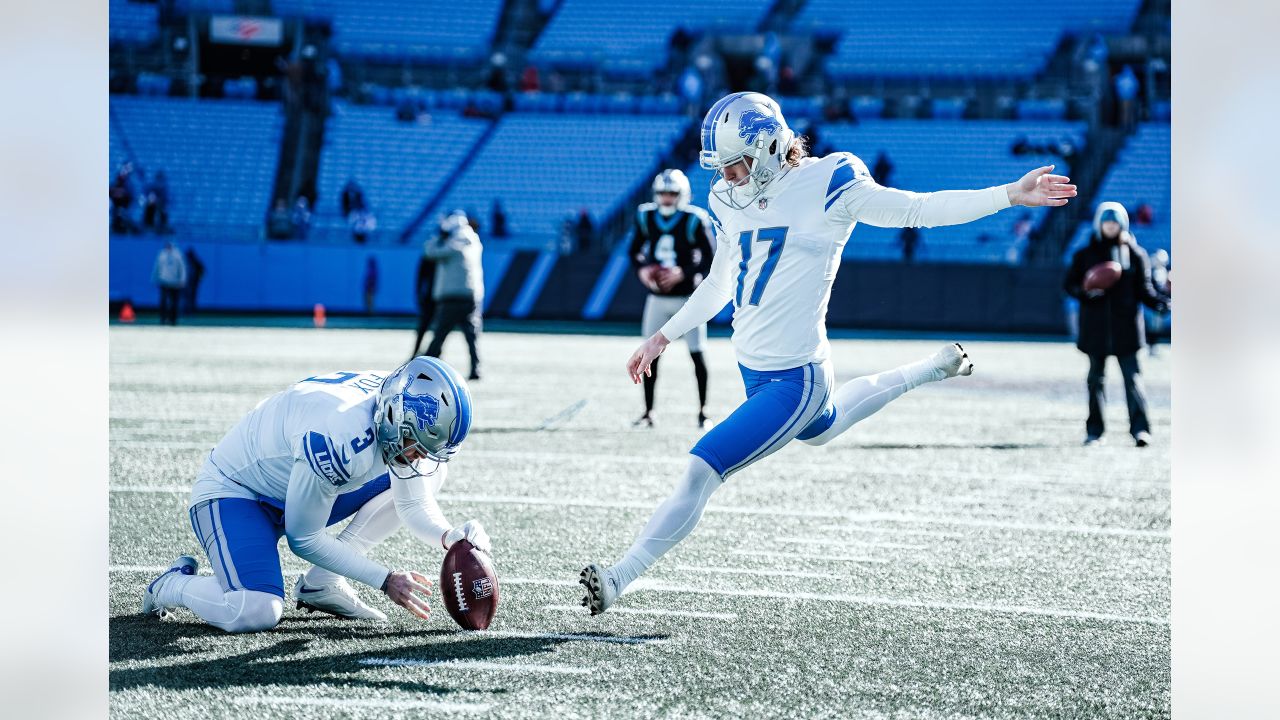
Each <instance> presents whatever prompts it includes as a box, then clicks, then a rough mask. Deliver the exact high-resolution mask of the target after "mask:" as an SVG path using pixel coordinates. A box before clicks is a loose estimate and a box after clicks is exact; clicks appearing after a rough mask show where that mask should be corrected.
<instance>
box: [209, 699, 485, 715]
mask: <svg viewBox="0 0 1280 720" xmlns="http://www.w3.org/2000/svg"><path fill="white" fill-rule="evenodd" d="M231 702H232V703H235V704H236V705H274V706H277V707H294V706H307V707H326V708H334V709H338V710H342V709H347V708H365V709H369V710H435V711H439V712H487V711H488V710H489V709H490V708H492V707H493V706H492V705H486V704H480V703H476V704H468V703H451V702H434V701H429V700H362V699H359V698H304V697H293V698H290V697H280V696H275V695H241V696H238V697H233V698H231Z"/></svg>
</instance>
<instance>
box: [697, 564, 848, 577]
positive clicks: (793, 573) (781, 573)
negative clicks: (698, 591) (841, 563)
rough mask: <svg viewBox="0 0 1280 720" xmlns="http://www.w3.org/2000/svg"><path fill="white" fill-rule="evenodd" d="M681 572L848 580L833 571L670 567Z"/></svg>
mask: <svg viewBox="0 0 1280 720" xmlns="http://www.w3.org/2000/svg"><path fill="white" fill-rule="evenodd" d="M672 569H673V570H679V571H682V572H691V573H711V574H713V575H750V576H753V577H789V578H803V579H806V580H848V579H849V576H848V575H836V574H834V573H818V572H804V571H801V570H761V569H758V568H727V567H701V566H698V565H677V566H676V567H674V568H672Z"/></svg>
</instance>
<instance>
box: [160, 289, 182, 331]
mask: <svg viewBox="0 0 1280 720" xmlns="http://www.w3.org/2000/svg"><path fill="white" fill-rule="evenodd" d="M181 297H182V288H171V287H162V288H160V324H161V325H164V324H166V323H167V324H169V325H177V324H178V300H179V299H180V298H181Z"/></svg>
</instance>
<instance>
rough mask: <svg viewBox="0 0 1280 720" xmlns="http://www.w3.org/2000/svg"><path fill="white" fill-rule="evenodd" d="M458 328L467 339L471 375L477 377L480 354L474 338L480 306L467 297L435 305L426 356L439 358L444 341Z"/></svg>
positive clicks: (450, 299) (447, 299) (442, 301)
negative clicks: (434, 320)
mask: <svg viewBox="0 0 1280 720" xmlns="http://www.w3.org/2000/svg"><path fill="white" fill-rule="evenodd" d="M458 326H462V335H463V337H465V338H466V339H467V350H468V351H469V352H470V353H471V375H472V377H479V375H480V353H479V352H478V351H477V350H476V338H477V337H479V335H480V306H479V305H477V304H476V301H475V300H472V299H471V298H469V297H468V298H442V299H441V300H440V301H439V303H437V304H436V322H435V327H434V328H432V333H433V334H432V336H431V344H430V345H428V346H427V355H430V356H431V357H436V358H438V357H440V351H441V350H443V349H444V339H445V338H446V337H448V335H449V333H451V332H453V329H454V328H455V327H458Z"/></svg>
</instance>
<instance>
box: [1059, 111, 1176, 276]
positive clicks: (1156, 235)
mask: <svg viewBox="0 0 1280 720" xmlns="http://www.w3.org/2000/svg"><path fill="white" fill-rule="evenodd" d="M1170 139H1171V135H1170V126H1169V125H1168V124H1166V123H1143V124H1142V125H1140V126H1139V127H1138V130H1137V132H1135V133H1134V134H1133V136H1132V137H1130V138H1129V141H1128V143H1126V144H1125V146H1124V148H1122V149H1121V150H1120V153H1119V154H1118V155H1117V156H1116V159H1115V161H1114V162H1113V163H1112V164H1111V169H1110V170H1109V171H1108V172H1107V176H1106V178H1104V179H1103V181H1102V184H1101V185H1099V186H1098V191H1097V193H1095V194H1094V196H1093V198H1094V202H1095V205H1096V203H1099V202H1103V201H1104V200H1112V201H1115V202H1118V203H1120V204H1121V205H1124V207H1125V209H1126V210H1128V211H1129V227H1130V229H1131V230H1132V231H1133V235H1134V237H1135V238H1136V239H1137V241H1138V244H1139V245H1141V246H1142V247H1143V248H1145V249H1146V251H1147V252H1148V253H1153V252H1155V251H1156V250H1161V249H1163V250H1165V251H1167V252H1169V253H1170V254H1172V249H1171V247H1170V240H1171V230H1172V218H1171V217H1170V209H1171V202H1170V164H1169V148H1170ZM1143 203H1148V204H1150V205H1151V207H1152V210H1153V211H1154V212H1153V216H1154V219H1153V222H1152V223H1151V224H1150V225H1138V224H1137V223H1135V222H1134V216H1135V215H1136V214H1137V210H1138V206H1139V205H1141V204H1143ZM1092 232H1093V225H1092V223H1091V222H1083V223H1081V224H1080V226H1079V227H1078V228H1077V229H1076V234H1075V235H1074V236H1073V238H1072V241H1071V244H1070V245H1069V246H1068V248H1067V252H1066V256H1065V258H1064V259H1065V260H1068V261H1069V260H1070V259H1071V255H1072V254H1073V253H1074V252H1075V251H1076V249H1078V248H1080V247H1082V246H1083V245H1085V244H1087V243H1088V242H1089V236H1090V234H1091V233H1092Z"/></svg>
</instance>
